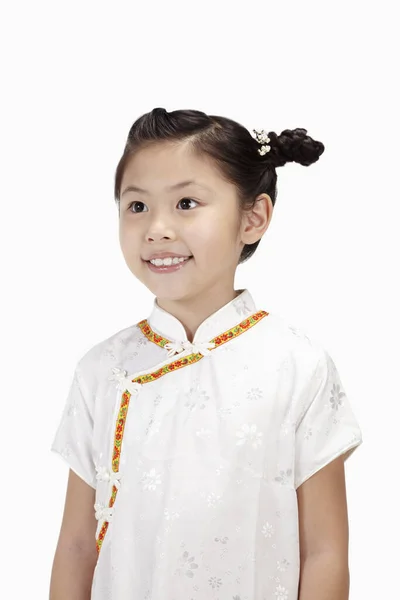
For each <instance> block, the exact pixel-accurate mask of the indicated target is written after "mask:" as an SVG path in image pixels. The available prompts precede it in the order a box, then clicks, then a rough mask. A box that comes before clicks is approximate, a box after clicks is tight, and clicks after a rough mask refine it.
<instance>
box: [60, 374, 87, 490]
mask: <svg viewBox="0 0 400 600" xmlns="http://www.w3.org/2000/svg"><path fill="white" fill-rule="evenodd" d="M92 411H93V402H92V400H91V398H90V393H89V390H88V389H87V387H86V386H85V381H84V376H83V373H82V370H81V367H80V364H79V363H78V365H77V366H76V369H75V373H74V376H73V379H72V383H71V385H70V389H69V392H68V395H67V400H66V403H65V407H64V411H63V414H62V417H61V421H60V424H59V426H58V429H57V432H56V435H55V438H54V440H53V443H52V446H51V450H52V451H53V452H55V453H57V454H59V455H60V456H61V457H62V458H63V459H64V460H65V461H66V462H67V464H68V465H69V467H70V468H71V469H72V470H73V471H74V472H75V473H76V474H77V475H78V476H79V477H80V478H81V479H83V480H84V481H85V482H86V483H87V484H88V485H90V486H91V487H93V488H96V469H95V465H94V461H93V450H92V439H93V416H92Z"/></svg>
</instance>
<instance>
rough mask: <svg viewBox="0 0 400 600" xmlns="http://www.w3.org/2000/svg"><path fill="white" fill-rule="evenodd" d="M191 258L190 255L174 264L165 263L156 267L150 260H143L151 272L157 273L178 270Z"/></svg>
mask: <svg viewBox="0 0 400 600" xmlns="http://www.w3.org/2000/svg"><path fill="white" fill-rule="evenodd" d="M191 258H193V257H192V256H191V257H190V258H189V259H188V260H185V261H183V262H180V263H177V264H176V265H165V266H161V267H156V266H155V265H153V264H152V263H151V262H150V261H145V262H146V264H147V266H148V268H149V270H150V271H152V272H153V273H158V274H162V273H174V272H175V271H180V269H183V268H184V267H185V266H186V265H187V263H188V262H190V260H191Z"/></svg>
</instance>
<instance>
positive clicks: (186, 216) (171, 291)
mask: <svg viewBox="0 0 400 600" xmlns="http://www.w3.org/2000/svg"><path fill="white" fill-rule="evenodd" d="M188 182H190V183H188ZM133 188H135V189H133ZM241 221H242V219H241V216H240V212H239V204H238V199H237V194H236V188H235V187H234V185H232V184H231V183H228V182H226V181H225V180H224V179H223V178H222V177H221V175H220V173H219V171H218V170H217V169H216V168H215V167H214V166H213V164H212V162H211V161H208V160H206V159H205V158H203V157H200V156H196V155H195V154H194V153H193V151H191V149H190V147H189V145H188V144H187V143H184V142H181V143H178V144H172V143H170V142H169V143H168V142H163V143H160V144H156V145H152V146H150V147H147V148H144V149H142V150H140V151H138V152H137V153H136V154H135V155H134V156H133V157H132V158H131V160H130V162H129V163H128V164H127V166H126V169H125V172H124V176H123V179H122V184H121V195H120V228H119V236H120V243H121V249H122V253H123V255H124V258H125V261H126V263H127V265H128V267H129V269H130V270H131V272H132V273H133V274H134V275H135V276H136V277H137V278H138V279H139V280H140V281H141V282H142V283H143V284H144V285H145V286H146V287H147V288H148V289H149V290H150V291H151V292H152V293H153V294H154V295H155V296H156V297H157V299H162V300H165V301H166V302H167V303H168V301H180V300H182V301H187V300H190V299H192V298H196V300H197V301H199V299H200V298H204V299H206V298H207V295H208V294H213V295H214V294H216V295H217V297H218V296H219V295H220V296H221V297H226V294H227V290H229V291H232V290H233V282H234V275H235V271H236V267H237V264H238V260H239V257H240V253H241V250H242V248H243V246H244V243H252V242H253V241H256V240H257V239H259V237H260V236H258V237H256V238H255V239H252V240H251V241H250V242H249V241H247V240H246V241H245V242H243V240H242V235H241V234H242V231H241V229H242V228H241ZM253 236H254V234H253ZM159 253H165V254H166V255H169V254H170V253H171V254H174V255H178V256H182V257H187V256H190V257H191V258H190V259H189V260H188V261H186V262H185V263H183V265H181V266H180V268H178V269H176V270H172V271H169V272H167V271H162V270H160V271H154V270H153V269H151V265H150V266H149V264H150V263H149V262H147V261H149V259H150V258H152V257H153V255H157V254H159ZM214 297H215V296H214Z"/></svg>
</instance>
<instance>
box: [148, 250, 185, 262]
mask: <svg viewBox="0 0 400 600" xmlns="http://www.w3.org/2000/svg"><path fill="white" fill-rule="evenodd" d="M189 256H191V255H190V254H177V253H176V252H155V253H154V254H152V255H151V256H149V258H144V259H143V260H145V261H146V262H149V260H154V259H156V258H169V257H171V258H189Z"/></svg>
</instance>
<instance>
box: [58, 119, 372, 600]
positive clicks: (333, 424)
mask: <svg viewBox="0 0 400 600" xmlns="http://www.w3.org/2000/svg"><path fill="white" fill-rule="evenodd" d="M255 133H256V136H255V137H253V136H252V135H251V134H250V133H249V132H248V131H247V130H246V129H245V128H244V127H242V126H241V125H239V124H238V123H236V122H234V121H232V120H230V119H227V118H223V117H217V116H207V115H206V114H204V113H202V112H198V111H193V110H178V111H174V112H171V113H168V112H166V111H165V110H164V109H161V108H157V109H154V110H153V111H151V112H150V113H148V114H145V115H143V116H142V117H140V118H139V119H138V120H137V121H136V122H135V123H134V124H133V126H132V128H131V130H130V132H129V136H128V140H127V143H126V147H125V150H124V153H123V156H122V158H121V160H120V162H119V164H118V167H117V170H116V178H115V198H116V201H117V204H118V208H119V233H120V243H121V248H122V252H123V255H124V258H125V261H126V263H127V265H128V267H129V269H130V270H131V272H132V274H133V275H134V276H135V277H137V278H138V279H139V280H140V281H141V282H142V283H143V284H144V285H145V286H146V287H147V288H148V289H149V290H151V292H152V293H153V294H154V296H155V299H154V304H153V306H152V309H151V311H150V313H149V314H148V317H147V319H143V320H142V321H140V322H139V323H137V324H134V325H131V326H130V327H128V328H126V329H124V330H122V331H119V332H117V333H115V334H114V335H113V336H111V337H110V338H109V339H106V340H104V341H102V342H100V343H98V344H97V345H95V346H93V347H92V348H91V349H90V350H89V351H88V352H87V353H86V354H85V355H84V356H83V357H82V358H81V359H80V361H79V362H78V364H77V366H76V371H75V375H74V378H73V381H72V385H71V388H70V392H69V396H68V399H67V402H66V407H65V411H64V414H63V417H62V420H61V424H60V426H59V429H58V432H57V434H56V437H55V440H54V444H53V446H52V449H53V450H54V451H55V452H57V453H59V454H61V455H62V456H63V457H64V458H65V459H66V460H67V462H68V464H69V467H70V475H69V483H68V489H67V495H66V501H65V511H64V517H63V522H62V526H61V532H60V537H59V542H58V546H57V550H56V554H55V559H54V565H53V572H52V580H51V585H50V587H51V593H50V596H51V600H63V599H68V600H71V598H73V599H74V600H87V599H89V598H92V599H94V600H106V599H112V600H125V599H131V598H134V599H136V600H150V599H151V600H206V599H207V600H209V599H210V600H222V599H223V600H232V599H234V600H272V599H274V600H297V599H300V600H316V599H318V600H347V598H348V588H349V574H348V517H347V506H346V490H345V474H344V461H345V460H346V459H347V458H348V457H349V456H350V454H351V453H352V452H353V451H354V450H355V448H356V447H357V446H359V444H360V443H361V441H362V438H361V432H360V429H359V426H358V423H357V421H356V419H355V416H354V414H353V412H352V409H351V407H350V404H349V402H348V400H347V397H346V395H345V392H344V390H343V387H342V384H341V381H340V378H339V375H338V371H337V370H336V367H335V364H334V362H333V360H332V358H331V357H330V355H329V353H328V352H327V351H326V350H325V349H324V348H323V347H321V345H319V344H318V343H316V341H314V340H311V339H310V338H309V337H307V336H306V335H305V334H304V333H303V332H300V331H299V330H297V329H295V328H294V327H292V326H290V325H289V324H288V323H287V322H286V321H285V320H284V319H283V318H282V317H280V316H278V315H277V314H272V313H271V312H268V311H267V310H265V307H264V308H261V307H258V306H256V304H255V302H254V300H253V297H252V295H251V293H250V291H249V290H248V289H239V290H235V289H234V277H235V272H236V268H237V266H238V264H241V263H243V262H244V261H245V260H247V259H249V258H250V257H251V256H252V254H253V253H254V252H255V250H256V248H257V246H258V244H259V243H260V240H261V238H262V236H263V234H264V233H265V231H266V230H267V228H268V225H269V223H270V221H271V218H272V212H273V207H274V205H275V201H276V194H277V192H276V181H277V176H276V167H281V166H283V165H284V164H286V163H287V162H290V161H295V162H298V163H300V164H302V165H305V166H308V165H310V164H312V163H313V162H315V161H317V160H318V158H319V156H320V155H321V154H322V152H323V151H324V146H323V144H321V143H320V142H316V141H314V140H313V139H312V138H310V137H309V136H308V135H307V131H306V130H305V129H295V130H293V131H292V130H285V131H283V132H282V133H281V135H277V134H276V133H274V132H269V133H268V135H267V134H266V133H265V132H263V131H262V132H255ZM95 539H96V541H95Z"/></svg>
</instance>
